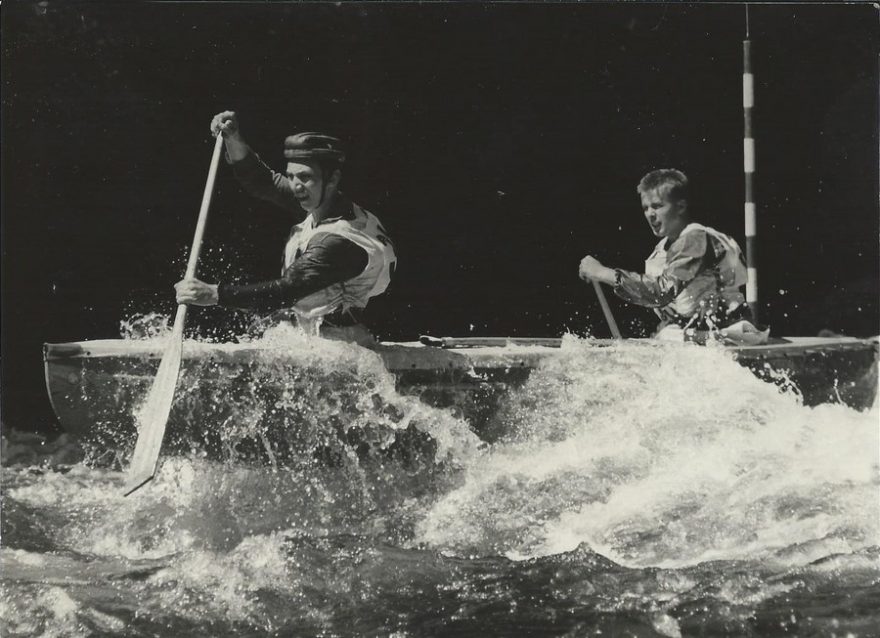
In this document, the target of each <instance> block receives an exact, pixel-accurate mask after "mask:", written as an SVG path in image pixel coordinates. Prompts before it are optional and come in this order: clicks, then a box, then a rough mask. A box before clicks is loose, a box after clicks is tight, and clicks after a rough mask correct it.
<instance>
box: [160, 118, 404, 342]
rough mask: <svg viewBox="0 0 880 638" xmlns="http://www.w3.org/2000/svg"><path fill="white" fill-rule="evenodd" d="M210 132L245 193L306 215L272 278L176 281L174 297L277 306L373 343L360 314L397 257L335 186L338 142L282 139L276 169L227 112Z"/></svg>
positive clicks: (314, 136) (370, 218)
mask: <svg viewBox="0 0 880 638" xmlns="http://www.w3.org/2000/svg"><path fill="white" fill-rule="evenodd" d="M211 133H212V134H213V135H215V136H216V135H220V134H221V133H222V134H223V136H224V144H225V146H226V159H227V162H228V163H230V164H231V165H232V169H233V172H234V173H235V176H236V178H237V179H238V181H239V182H240V183H241V185H242V186H243V187H244V188H245V190H247V191H248V192H249V193H250V194H251V195H254V196H255V197H259V198H260V199H264V200H267V201H269V202H272V203H273V204H276V205H277V206H279V207H281V208H283V209H285V210H288V211H291V212H293V213H294V214H296V215H298V216H299V217H302V216H303V215H304V216H305V219H304V220H303V221H302V222H300V223H298V224H296V225H294V227H293V229H292V230H291V233H290V236H289V238H288V240H287V244H286V246H285V249H284V259H283V268H282V271H281V276H280V277H279V278H278V279H273V280H270V281H262V282H259V283H253V284H247V285H234V284H230V283H219V284H208V283H205V282H202V281H199V280H197V279H189V280H183V281H181V282H179V283H177V284H176V285H175V290H176V292H177V302H178V303H186V304H195V305H199V306H212V305H220V306H228V307H233V308H242V309H251V310H258V311H276V314H275V315H274V316H275V317H277V318H280V319H288V320H293V321H296V322H297V323H298V324H299V325H301V326H303V327H304V328H305V329H306V330H307V331H310V332H314V331H316V330H319V331H320V334H321V335H322V336H324V337H328V338H332V339H342V340H345V341H352V342H356V343H360V344H362V345H370V344H372V343H373V337H372V335H370V333H369V332H368V331H367V329H366V328H365V327H364V326H363V324H362V323H361V312H362V310H363V309H364V308H365V307H366V305H367V302H368V301H369V300H370V298H372V297H375V296H376V295H379V294H381V293H382V292H384V291H385V289H386V288H387V287H388V284H389V282H390V281H391V276H392V274H393V273H394V268H395V265H396V263H397V257H396V256H395V253H394V246H393V244H392V243H391V240H390V239H389V238H388V234H387V233H386V232H385V229H384V228H383V227H382V223H381V222H380V221H379V220H378V218H376V216H375V215H373V214H372V213H370V212H369V211H367V210H366V209H364V208H362V207H361V206H359V205H357V204H355V203H354V202H352V201H351V200H350V199H349V198H348V197H346V196H345V195H344V194H343V193H342V191H341V190H340V188H339V182H340V180H341V178H342V166H343V164H344V162H345V151H344V149H343V146H342V143H341V142H340V140H338V139H337V138H335V137H331V136H329V135H325V134H322V133H311V132H306V133H297V134H296V135H291V136H289V137H287V139H285V140H284V157H285V159H286V161H287V167H286V170H285V172H284V173H280V172H276V171H273V170H272V169H270V168H269V167H268V166H267V165H266V164H265V163H263V161H262V160H261V159H260V158H259V156H258V155H257V154H256V153H254V152H253V151H252V150H251V148H250V146H248V144H247V143H246V142H245V140H244V138H243V137H242V135H241V131H240V129H239V124H238V118H237V116H236V114H235V113H234V112H232V111H224V112H222V113H218V114H217V115H215V116H214V118H213V119H212V120H211Z"/></svg>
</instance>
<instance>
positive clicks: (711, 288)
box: [645, 223, 748, 317]
mask: <svg viewBox="0 0 880 638" xmlns="http://www.w3.org/2000/svg"><path fill="white" fill-rule="evenodd" d="M694 231H703V232H705V233H706V235H708V237H707V241H709V242H710V243H711V241H712V239H714V240H716V242H717V243H718V244H720V246H721V247H722V249H723V254H722V255H721V256H720V259H719V260H718V263H717V264H716V266H715V268H712V269H711V270H706V271H704V272H701V273H699V274H698V275H697V276H696V277H695V278H694V279H693V280H691V282H690V283H688V285H687V286H686V287H685V289H684V290H682V291H681V292H680V293H679V294H678V296H677V297H676V298H675V299H674V300H673V301H672V302H671V303H669V304H668V305H667V306H665V307H664V309H669V310H671V311H673V312H674V313H676V314H678V315H679V316H681V317H692V316H694V315H695V314H696V313H697V312H698V311H699V310H700V309H701V307H708V306H710V305H714V304H715V303H716V302H720V303H721V304H723V305H724V306H725V307H726V308H728V309H732V308H735V307H736V306H738V305H740V304H742V303H743V302H744V301H745V297H743V295H742V293H741V292H740V290H739V289H740V287H741V286H744V285H745V284H746V281H747V280H748V271H747V270H746V265H745V262H744V260H743V258H742V251H741V250H740V248H739V245H738V244H737V243H736V241H734V240H733V239H732V238H731V237H729V236H727V235H725V234H724V233H721V232H718V231H717V230H715V229H714V228H710V227H709V226H703V225H702V224H696V223H690V224H688V225H687V226H685V228H684V230H683V231H681V235H680V236H679V239H680V238H681V237H683V236H684V235H685V234H686V233H690V232H694ZM676 241H677V240H676ZM667 263H668V255H667V252H666V239H662V240H660V243H658V244H657V247H656V248H655V249H654V252H653V253H651V256H650V257H648V259H647V260H646V261H645V274H646V275H648V276H651V277H659V276H660V275H662V274H663V273H664V272H665V271H666V267H667ZM662 311H663V309H658V312H657V314H658V315H660V316H661V317H663V312H662Z"/></svg>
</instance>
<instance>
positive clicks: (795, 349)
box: [44, 337, 878, 451]
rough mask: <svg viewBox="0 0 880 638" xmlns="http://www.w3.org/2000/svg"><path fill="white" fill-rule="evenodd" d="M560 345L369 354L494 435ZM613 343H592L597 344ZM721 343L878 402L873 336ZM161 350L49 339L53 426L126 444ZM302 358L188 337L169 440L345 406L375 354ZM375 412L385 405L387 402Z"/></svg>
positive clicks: (384, 348) (805, 385)
mask: <svg viewBox="0 0 880 638" xmlns="http://www.w3.org/2000/svg"><path fill="white" fill-rule="evenodd" d="M633 341H634V342H640V341H641V342H642V343H645V344H646V345H647V344H648V342H649V340H633ZM560 343H561V340H560V339H545V338H534V339H524V338H519V339H508V338H503V337H494V338H431V337H423V338H422V340H421V341H420V342H406V343H381V344H379V345H378V347H377V348H376V349H375V350H373V351H372V352H375V353H376V354H378V355H379V358H380V360H381V364H382V365H383V366H384V368H385V370H387V372H388V373H390V374H391V375H393V376H392V377H390V383H393V385H394V388H395V389H396V391H397V392H398V393H400V394H402V395H405V396H412V397H418V398H419V399H420V400H421V402H423V403H426V404H428V405H431V406H434V407H440V408H449V409H451V410H452V411H453V413H454V414H455V415H457V416H460V417H461V418H463V419H465V420H466V421H467V423H468V426H469V427H470V429H471V430H473V431H474V432H476V433H477V435H478V436H480V437H481V438H483V439H484V440H488V441H492V440H493V439H494V438H496V437H497V434H498V433H497V432H494V431H493V427H492V418H493V416H494V415H495V413H496V411H497V409H498V406H499V405H500V404H501V402H502V401H503V398H504V397H505V396H506V395H507V393H509V392H510V391H511V390H512V389H514V388H517V387H520V386H522V385H523V384H524V383H525V382H526V380H527V379H528V378H529V376H530V374H531V373H532V371H533V370H534V369H536V368H537V367H538V366H540V365H541V363H542V362H543V361H545V360H547V359H548V358H552V357H554V356H559V353H560V351H561V350H560ZM613 343H614V342H612V341H606V340H594V341H592V342H591V344H593V345H595V346H597V347H604V346H609V345H611V344H613ZM690 347H697V346H690ZM350 350H363V349H359V348H351V349H350ZM728 350H729V351H730V353H731V354H732V356H733V358H734V359H735V360H736V361H737V362H738V363H739V364H741V365H743V366H745V367H747V368H748V369H750V370H751V371H752V372H754V373H755V374H756V375H757V376H759V377H761V378H763V379H765V380H768V381H774V380H778V379H780V378H785V379H787V380H790V381H791V382H793V383H794V384H795V385H796V386H797V388H798V390H799V391H800V393H801V395H802V400H803V402H804V404H806V405H817V404H820V403H826V402H834V403H846V404H847V405H850V406H852V407H854V408H857V409H864V408H868V407H870V406H871V405H872V404H873V403H874V402H875V400H876V394H877V358H878V343H877V340H876V339H857V338H851V337H834V338H821V337H790V338H785V339H778V340H777V342H775V343H772V344H768V345H762V346H741V347H731V348H728ZM364 352H367V351H364ZM162 353H163V344H162V342H161V340H153V341H134V340H122V339H113V340H94V341H80V342H72V343H58V344H45V345H44V362H45V375H46V386H47V389H48V392H49V398H50V401H51V403H52V407H53V409H54V411H55V414H56V416H57V417H58V420H59V422H60V424H61V426H62V427H63V428H64V429H65V430H66V431H67V432H69V433H71V434H72V435H75V436H77V437H79V438H81V439H83V440H89V441H91V442H92V443H94V444H97V445H99V446H101V447H104V448H115V449H121V448H125V447H126V446H128V445H131V444H133V442H134V440H135V426H134V418H135V417H134V414H135V410H136V406H137V405H138V404H139V402H140V401H142V399H143V397H144V396H145V393H146V392H147V390H148V388H149V386H150V384H151V382H152V380H153V377H154V376H155V373H156V370H157V369H158V365H159V361H160V359H161V356H162ZM310 356H311V355H309V354H308V353H298V352H292V351H291V350H290V348H282V349H279V348H278V347H277V346H271V345H267V344H264V343H261V342H251V343H204V342H193V341H187V342H186V343H185V345H184V350H183V361H182V367H181V381H180V383H179V386H178V396H177V397H176V399H175V407H174V409H173V410H172V413H171V417H170V419H169V427H168V433H169V436H170V443H169V445H172V446H174V445H183V446H186V445H189V446H192V441H193V438H194V437H195V438H196V439H198V438H199V437H200V436H202V437H203V434H202V433H203V432H205V431H208V430H210V431H214V432H219V431H221V430H223V428H229V427H241V423H240V422H241V421H242V420H247V419H253V418H257V417H255V416H254V415H255V414H257V415H258V416H259V418H266V415H267V414H269V413H271V412H272V411H273V410H274V409H275V408H274V407H273V406H278V405H279V403H284V402H285V401H287V402H288V404H289V403H290V401H294V402H296V409H297V410H298V411H300V412H303V411H305V412H308V411H309V410H310V409H311V408H310V406H309V401H310V400H312V399H314V401H315V402H321V401H323V402H324V403H325V404H327V401H330V400H331V399H330V398H329V397H328V396H327V395H329V394H333V395H336V396H335V398H333V399H332V400H333V401H336V402H337V403H336V404H334V405H337V404H338V405H341V404H342V403H344V402H345V400H344V399H340V398H339V396H341V395H340V394H339V393H340V392H341V389H342V388H343V387H345V386H350V387H351V388H352V390H351V392H350V393H349V394H348V395H346V396H348V400H350V401H355V400H356V399H355V398H352V397H355V395H356V394H357V393H358V392H361V393H363V390H364V387H363V384H364V383H367V384H376V383H377V381H376V379H375V378H373V379H370V380H367V381H365V380H364V378H363V376H364V375H363V374H362V373H361V372H359V371H358V366H361V365H365V363H364V362H365V361H366V362H369V361H375V360H376V358H375V355H373V354H369V356H368V357H367V358H365V359H364V360H362V361H359V360H357V358H354V359H352V358H349V359H348V360H347V362H346V363H345V364H343V365H341V366H339V369H333V370H327V369H326V366H325V367H324V368H321V367H320V365H318V364H316V362H315V360H314V358H313V357H312V358H310ZM316 366H317V367H316ZM346 368H347V369H346ZM780 373H782V374H780ZM322 375H323V377H324V379H323V381H322V382H321V383H316V382H314V379H313V377H320V376H322ZM327 388H332V392H329V391H328V390H327ZM366 389H367V390H369V387H367V388H366ZM377 400H378V401H380V402H381V399H377ZM374 403H375V401H374ZM267 406H269V407H267ZM324 407H325V408H326V405H325V406H324ZM349 407H350V408H351V409H354V408H352V407H351V406H349ZM340 409H342V408H338V407H334V408H332V410H337V411H338V410H340ZM382 409H386V412H389V411H391V412H393V409H392V408H388V407H387V406H385V408H382ZM332 410H331V412H332ZM322 418H323V417H322ZM203 438H204V437H203ZM216 445H219V444H218V443H217V442H216V441H215V442H214V444H213V447H216ZM206 446H207V447H209V448H210V447H212V445H209V444H207V443H206ZM215 451H216V450H215Z"/></svg>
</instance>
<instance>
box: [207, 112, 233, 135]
mask: <svg viewBox="0 0 880 638" xmlns="http://www.w3.org/2000/svg"><path fill="white" fill-rule="evenodd" d="M221 132H222V133H223V135H224V137H226V139H229V138H230V137H238V136H239V130H238V116H237V115H236V114H235V111H223V112H222V113H217V115H215V116H214V117H213V119H212V120H211V135H213V136H214V137H217V136H218V135H220V133H221Z"/></svg>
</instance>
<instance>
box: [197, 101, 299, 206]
mask: <svg viewBox="0 0 880 638" xmlns="http://www.w3.org/2000/svg"><path fill="white" fill-rule="evenodd" d="M221 132H222V133H223V141H224V145H225V147H226V161H227V163H229V164H230V165H231V166H232V172H233V173H234V174H235V178H236V179H237V180H238V182H239V184H241V185H242V187H243V188H244V189H245V190H246V191H247V192H248V193H250V194H251V195H253V196H254V197H258V198H259V199H264V200H266V201H268V202H271V203H273V204H275V205H276V206H280V207H281V208H284V209H285V210H290V211H293V212H298V213H302V208H300V205H299V203H297V200H296V197H295V196H294V194H293V188H292V187H291V185H290V180H288V179H287V176H286V175H283V174H281V173H278V172H276V171H273V170H272V169H271V168H269V167H268V166H267V165H266V164H265V163H264V162H263V161H262V160H261V159H260V157H259V155H257V154H256V153H255V152H254V151H253V150H252V149H251V147H250V146H248V144H247V142H245V139H244V137H242V135H241V130H240V129H239V126H238V116H237V115H236V114H235V112H234V111H223V112H222V113H218V114H217V115H215V116H214V119H212V120H211V134H212V135H219V134H220V133H221Z"/></svg>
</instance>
